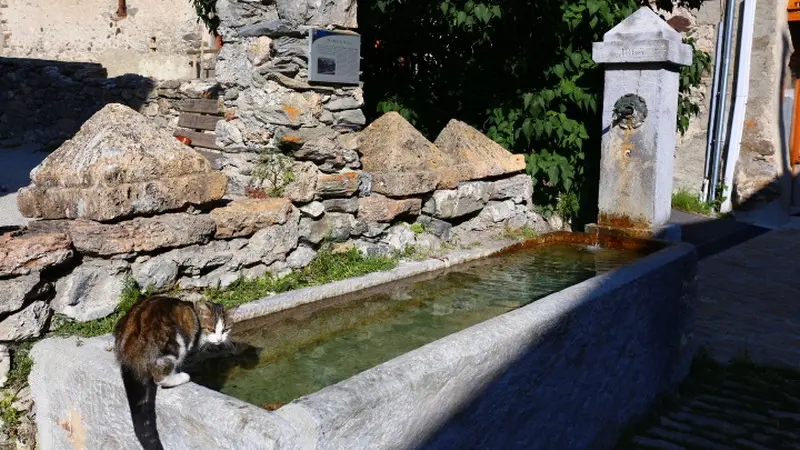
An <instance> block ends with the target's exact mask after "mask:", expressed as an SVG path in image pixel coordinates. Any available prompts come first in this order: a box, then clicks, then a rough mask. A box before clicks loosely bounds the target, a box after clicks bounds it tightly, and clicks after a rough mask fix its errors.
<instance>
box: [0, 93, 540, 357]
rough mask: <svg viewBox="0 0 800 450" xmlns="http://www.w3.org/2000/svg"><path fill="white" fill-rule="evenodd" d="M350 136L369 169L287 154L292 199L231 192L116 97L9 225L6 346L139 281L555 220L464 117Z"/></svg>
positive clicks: (1, 281)
mask: <svg viewBox="0 0 800 450" xmlns="http://www.w3.org/2000/svg"><path fill="white" fill-rule="evenodd" d="M348 139H349V141H348V145H350V146H351V148H352V151H353V152H354V153H355V155H356V156H358V157H359V159H363V160H364V164H365V166H366V167H369V168H371V169H372V172H367V171H362V170H358V171H356V170H342V171H339V172H335V173H326V172H324V171H323V170H322V169H321V168H320V166H318V165H317V164H315V163H313V162H311V161H292V164H293V165H294V166H293V167H300V168H302V169H303V170H304V172H301V171H300V170H297V172H298V174H297V175H293V176H291V177H289V178H290V180H291V181H289V183H288V184H287V185H286V186H285V187H284V188H283V190H282V194H284V195H283V196H275V195H273V196H266V195H264V196H251V197H247V196H238V197H235V198H231V197H230V196H229V195H227V194H226V187H227V184H228V182H229V180H228V178H227V176H226V175H225V174H224V173H223V172H222V171H220V170H217V169H215V168H214V167H213V166H212V163H211V161H209V159H208V158H207V157H205V156H203V155H201V154H200V153H198V152H196V151H194V150H192V149H191V148H189V147H187V146H185V145H183V144H182V143H181V142H179V141H178V140H177V139H176V138H175V137H173V136H172V135H171V133H169V132H168V131H166V130H163V129H159V128H157V127H156V126H155V125H153V123H152V121H150V120H148V119H147V118H146V117H144V116H143V115H141V114H140V113H137V112H136V111H134V110H133V109H131V108H128V107H127V106H124V105H121V104H110V105H107V106H105V107H104V108H103V109H101V110H100V111H99V112H97V113H96V114H95V115H94V116H92V118H90V119H89V120H88V121H87V122H86V123H85V124H83V126H82V127H81V129H80V131H79V132H78V133H77V134H76V135H75V136H74V137H73V138H72V139H71V140H69V141H67V142H65V143H64V144H63V145H62V146H61V147H59V148H58V149H57V150H56V151H54V152H53V153H51V154H50V155H49V156H48V157H47V158H46V159H45V160H44V161H43V162H42V163H41V164H40V165H39V166H37V167H36V168H35V169H34V170H33V171H32V172H31V184H30V185H29V186H27V187H24V188H22V189H20V191H19V195H18V205H19V207H20V210H21V212H22V213H23V214H24V215H25V216H27V217H29V218H32V219H34V220H32V221H31V222H30V223H29V224H28V225H27V227H26V228H25V229H18V230H13V231H10V232H6V233H5V234H2V235H0V291H2V292H5V293H6V295H5V296H4V298H3V300H2V302H0V350H2V349H3V348H4V347H2V346H3V345H6V344H10V343H12V342H15V341H22V340H27V339H32V338H36V337H38V336H40V335H41V334H42V333H43V332H44V331H45V330H46V329H47V327H48V324H50V323H51V318H52V317H53V315H54V314H55V313H58V314H61V315H63V316H66V317H68V318H70V319H73V320H77V321H89V320H93V319H99V318H102V317H106V316H108V315H109V314H111V313H113V311H114V309H115V308H116V307H117V305H118V302H119V299H120V295H121V293H122V291H123V288H124V286H125V282H126V279H127V278H130V277H132V278H133V279H134V280H135V281H136V283H137V284H138V285H139V286H140V287H141V288H147V289H149V290H150V291H153V292H165V291H168V290H172V289H175V288H180V289H182V290H197V289H203V288H208V287H217V286H220V287H225V286H228V285H230V284H231V283H233V282H234V281H235V280H237V279H239V278H254V277H260V276H264V275H265V274H268V273H269V274H271V275H273V276H278V277H280V276H283V275H286V274H288V273H289V272H290V271H292V270H297V269H300V268H303V267H305V266H307V265H308V264H310V263H311V262H312V261H313V260H314V258H315V257H316V255H317V252H318V251H319V250H320V248H321V246H323V245H336V246H338V248H340V249H341V248H357V249H359V250H360V251H361V252H363V253H365V254H369V255H377V254H381V255H388V254H392V252H393V251H403V250H406V249H407V248H408V247H409V246H415V247H416V248H418V249H421V250H424V251H436V250H439V249H441V248H442V246H443V245H445V243H449V244H453V245H457V244H464V245H472V244H473V243H475V242H483V241H484V240H485V239H486V237H487V235H490V234H492V233H502V232H503V231H505V230H508V229H517V228H521V227H524V226H526V225H527V226H530V227H533V228H534V229H536V230H538V231H539V232H547V231H549V229H550V227H549V225H548V224H547V223H546V222H545V221H544V220H543V219H542V218H541V217H540V216H538V215H537V214H536V213H534V212H533V209H532V205H531V195H532V183H531V179H530V177H528V176H527V175H525V174H524V173H522V170H523V169H524V162H523V161H522V160H521V159H520V158H518V157H517V156H514V155H511V154H510V153H508V152H506V151H505V150H503V149H502V148H500V147H499V146H498V145H497V144H495V143H494V142H492V141H491V140H489V139H488V138H486V137H485V136H483V135H481V134H480V133H478V132H477V131H475V130H474V129H472V128H471V127H469V126H467V125H466V124H463V123H461V122H457V121H452V122H451V123H450V124H449V125H448V126H447V127H446V128H445V129H444V130H443V131H442V133H441V135H440V137H439V139H437V142H438V143H439V144H438V145H436V144H434V143H431V142H428V141H427V140H425V138H424V137H422V135H420V134H419V133H418V132H417V131H416V130H414V129H413V127H411V125H410V124H408V122H406V121H405V120H404V119H403V118H402V117H401V116H400V115H399V114H396V113H389V114H387V115H385V116H384V117H382V118H381V119H379V120H378V121H376V122H375V123H373V124H372V125H370V126H369V127H367V129H365V130H364V131H362V132H359V133H353V134H352V135H351V136H349V137H348ZM421 148H424V149H426V151H425V152H424V153H422V154H420V153H419V152H418V150H419V149H421ZM426 161H427V162H426ZM430 161H433V162H432V163H430V164H429V163H428V162H430ZM326 162H330V161H329V160H326ZM420 180H422V181H420ZM262 192H263V191H262ZM273 194H275V193H274V192H273ZM290 194H291V195H290Z"/></svg>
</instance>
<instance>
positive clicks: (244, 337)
mask: <svg viewBox="0 0 800 450" xmlns="http://www.w3.org/2000/svg"><path fill="white" fill-rule="evenodd" d="M643 255H644V252H642V251H633V250H619V249H605V248H604V249H602V250H599V251H598V250H597V249H587V248H586V247H584V246H579V245H572V244H543V245H541V246H537V247H533V248H528V249H522V250H518V251H515V252H511V253H507V254H504V255H501V256H496V257H492V258H488V259H484V260H481V261H477V262H473V263H469V264H466V265H462V266H457V267H454V268H451V269H449V270H448V271H447V272H444V273H439V274H436V275H435V276H428V277H427V278H428V279H422V280H420V279H416V280H410V281H405V282H398V283H393V284H391V285H389V286H386V287H383V288H380V289H373V290H372V291H370V292H367V293H364V294H360V295H358V296H351V297H350V298H341V299H336V300H334V301H329V302H326V303H324V304H315V305H313V306H310V307H308V306H307V307H301V308H297V309H294V310H291V311H288V312H283V313H279V314H274V315H271V316H267V317H265V318H259V319H254V320H253V321H249V322H243V323H241V324H237V328H238V329H235V330H234V335H233V336H232V339H233V340H234V341H235V342H237V343H238V344H237V345H238V347H239V351H240V352H241V353H240V354H239V355H238V356H233V357H227V358H217V359H212V360H207V361H205V362H202V363H200V364H199V365H198V367H197V368H196V369H194V370H193V371H191V372H192V376H193V381H195V382H197V383H200V384H203V385H205V386H207V387H209V388H211V389H215V390H219V391H221V392H223V393H225V394H228V395H230V396H233V397H236V398H239V399H241V400H244V401H246V402H249V403H252V404H255V405H259V406H262V405H264V404H285V403H288V402H290V401H292V400H295V399H297V398H299V397H301V396H304V395H308V394H311V393H314V392H316V391H318V390H320V389H322V388H324V387H326V386H329V385H332V384H335V383H337V382H339V381H342V380H344V379H347V378H349V377H351V376H353V375H355V374H357V373H359V372H361V371H364V370H366V369H369V368H371V367H374V366H376V365H378V364H380V363H382V362H385V361H388V360H390V359H392V358H394V357H396V356H398V355H401V354H403V353H406V352H408V351H411V350H414V349H416V348H418V347H421V346H423V345H425V344H427V343H429V342H433V341H435V340H437V339H439V338H442V337H444V336H447V335H449V334H452V333H454V332H457V331H459V330H462V329H464V328H467V327H469V326H471V325H474V324H477V323H479V322H483V321H485V320H487V319H490V318H492V317H495V316H498V315H500V314H503V313H506V312H508V311H511V310H513V309H516V308H519V307H520V306H523V305H526V304H528V303H531V302H533V301H535V300H537V299H540V298H542V297H544V296H546V295H549V294H551V293H553V292H557V291H560V290H562V289H564V288H566V287H568V286H571V285H574V284H576V283H579V282H581V281H584V280H586V279H589V278H591V277H593V276H595V275H597V274H600V273H603V272H607V271H609V270H611V269H614V268H616V267H619V266H621V265H624V264H627V263H630V262H632V261H634V260H635V259H638V258H640V257H642V256H643Z"/></svg>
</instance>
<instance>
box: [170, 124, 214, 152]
mask: <svg viewBox="0 0 800 450" xmlns="http://www.w3.org/2000/svg"><path fill="white" fill-rule="evenodd" d="M172 135H173V136H186V137H188V138H189V139H191V140H192V145H191V146H192V147H202V148H208V149H211V150H222V149H221V148H219V147H217V144H216V143H214V140H215V139H216V138H217V136H216V135H215V134H208V133H199V132H197V131H191V130H180V129H179V130H175V132H173V133H172Z"/></svg>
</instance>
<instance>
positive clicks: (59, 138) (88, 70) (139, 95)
mask: <svg viewBox="0 0 800 450" xmlns="http://www.w3.org/2000/svg"><path fill="white" fill-rule="evenodd" d="M0 74H2V76H0V93H1V94H0V148H3V147H5V148H9V147H15V146H20V145H34V144H38V145H40V146H41V147H42V148H44V149H46V150H52V149H54V148H56V147H57V146H58V145H60V144H61V143H62V142H63V141H64V140H66V139H69V138H70V137H72V136H73V135H74V134H75V133H76V132H77V131H78V129H80V126H81V125H82V124H83V123H84V122H85V121H86V120H88V119H89V118H90V117H91V116H92V115H93V114H94V113H96V112H97V111H99V110H100V109H101V108H102V107H103V106H105V105H106V104H108V103H122V104H125V105H127V106H130V107H131V108H133V109H136V110H137V111H138V110H139V109H140V108H141V107H142V105H144V104H145V102H146V101H147V99H148V97H149V96H150V94H151V93H152V92H153V90H154V88H155V82H154V81H153V80H152V79H150V78H146V77H143V76H141V75H135V74H125V75H122V76H118V77H114V78H108V72H107V71H106V69H105V68H104V67H103V66H102V65H100V64H97V63H91V62H64V61H53V60H44V59H28V58H0Z"/></svg>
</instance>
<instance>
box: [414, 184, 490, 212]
mask: <svg viewBox="0 0 800 450" xmlns="http://www.w3.org/2000/svg"><path fill="white" fill-rule="evenodd" d="M490 195H491V184H489V183H486V182H483V181H472V182H467V183H461V184H460V185H459V186H458V187H457V188H456V189H450V190H444V191H436V192H434V193H433V196H432V197H431V198H430V199H429V200H428V201H427V202H426V203H425V207H424V208H423V212H424V213H425V214H428V215H431V216H434V217H437V218H439V219H451V218H454V217H461V216H464V215H467V214H470V213H474V212H476V211H480V210H481V209H483V207H484V206H485V205H486V202H488V201H489V197H490Z"/></svg>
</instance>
